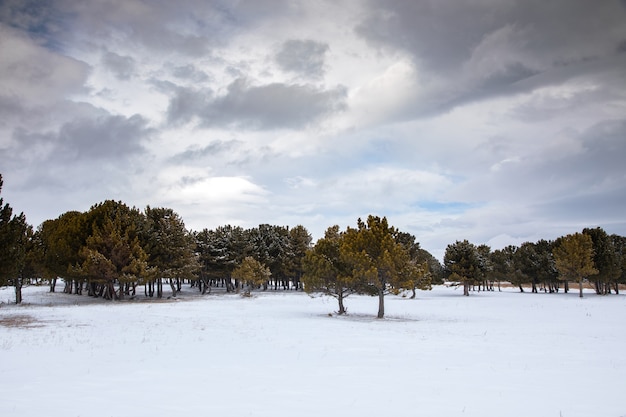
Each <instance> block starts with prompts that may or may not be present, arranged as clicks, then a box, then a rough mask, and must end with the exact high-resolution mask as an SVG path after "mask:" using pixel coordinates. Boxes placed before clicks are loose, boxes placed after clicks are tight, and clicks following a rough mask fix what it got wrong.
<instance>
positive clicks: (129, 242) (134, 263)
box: [75, 203, 150, 299]
mask: <svg viewBox="0 0 626 417" xmlns="http://www.w3.org/2000/svg"><path fill="white" fill-rule="evenodd" d="M110 214H111V215H112V217H105V218H104V219H103V220H102V223H100V224H94V227H93V232H92V234H91V236H89V237H88V238H87V243H86V244H85V246H83V247H82V248H81V250H80V252H79V254H80V256H81V258H82V259H83V261H82V262H81V264H80V265H79V266H77V267H76V268H75V269H76V271H77V272H78V273H80V274H81V275H82V276H84V277H86V278H88V280H89V294H90V295H99V296H102V297H104V298H106V299H118V298H120V299H121V298H123V297H124V295H125V294H128V293H129V288H130V286H131V285H132V287H133V290H134V288H135V285H136V284H137V282H138V281H140V280H142V279H145V278H146V277H147V276H148V275H149V274H150V269H149V268H148V263H147V259H148V255H147V254H146V252H145V251H144V250H143V248H142V247H141V245H140V242H139V237H138V234H137V230H136V228H135V225H134V223H133V222H132V221H131V219H130V217H132V215H133V211H132V210H131V209H128V207H126V206H124V205H121V203H120V206H118V207H116V210H114V211H113V212H112V213H110ZM116 283H117V284H119V291H116V290H115V284H116Z"/></svg>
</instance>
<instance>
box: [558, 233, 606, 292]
mask: <svg viewBox="0 0 626 417" xmlns="http://www.w3.org/2000/svg"><path fill="white" fill-rule="evenodd" d="M553 254H554V261H555V263H556V268H557V270H558V271H559V275H560V279H561V280H573V281H578V286H579V290H580V297H581V298H582V296H583V281H584V280H585V278H587V277H589V276H592V275H596V274H597V273H598V270H597V269H596V268H595V267H594V264H593V241H592V240H591V237H590V236H589V235H585V234H582V233H575V234H573V235H571V234H570V235H567V236H565V237H563V238H561V239H559V241H558V243H557V246H556V247H555V248H554V250H553Z"/></svg>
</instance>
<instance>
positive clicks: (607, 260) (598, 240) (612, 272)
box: [583, 227, 622, 294]
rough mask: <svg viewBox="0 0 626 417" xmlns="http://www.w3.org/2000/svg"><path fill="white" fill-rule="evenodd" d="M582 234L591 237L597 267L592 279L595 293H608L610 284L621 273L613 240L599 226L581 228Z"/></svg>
mask: <svg viewBox="0 0 626 417" xmlns="http://www.w3.org/2000/svg"><path fill="white" fill-rule="evenodd" d="M583 234H585V235H588V236H589V237H591V241H592V243H593V263H594V266H595V267H596V268H597V269H598V274H597V275H595V279H594V287H595V289H596V293H597V294H609V293H610V292H611V284H613V283H615V282H616V281H617V279H618V278H619V277H620V276H621V275H622V265H621V259H620V256H619V254H618V253H617V249H616V247H615V241H614V239H612V238H611V237H610V236H609V235H608V234H607V233H606V232H605V231H604V229H602V228H600V227H596V228H594V229H589V228H586V229H583Z"/></svg>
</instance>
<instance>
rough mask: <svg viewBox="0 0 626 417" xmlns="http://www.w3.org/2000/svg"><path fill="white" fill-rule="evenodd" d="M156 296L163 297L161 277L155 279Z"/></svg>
mask: <svg viewBox="0 0 626 417" xmlns="http://www.w3.org/2000/svg"><path fill="white" fill-rule="evenodd" d="M156 291H157V298H163V279H162V278H161V277H159V278H157V280H156Z"/></svg>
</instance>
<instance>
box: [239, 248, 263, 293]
mask: <svg viewBox="0 0 626 417" xmlns="http://www.w3.org/2000/svg"><path fill="white" fill-rule="evenodd" d="M232 275H233V278H235V279H238V280H240V281H241V282H242V283H246V284H247V286H248V293H249V292H250V291H252V290H253V289H255V288H259V287H260V286H264V288H267V287H265V284H266V283H267V281H268V280H269V279H270V276H271V275H272V273H271V271H270V269H269V268H268V267H266V266H265V265H263V264H262V263H261V262H259V261H257V260H256V259H254V258H253V257H251V256H246V257H245V258H244V259H243V261H242V262H241V265H239V266H238V267H237V268H235V269H234V270H233V274H232Z"/></svg>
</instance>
